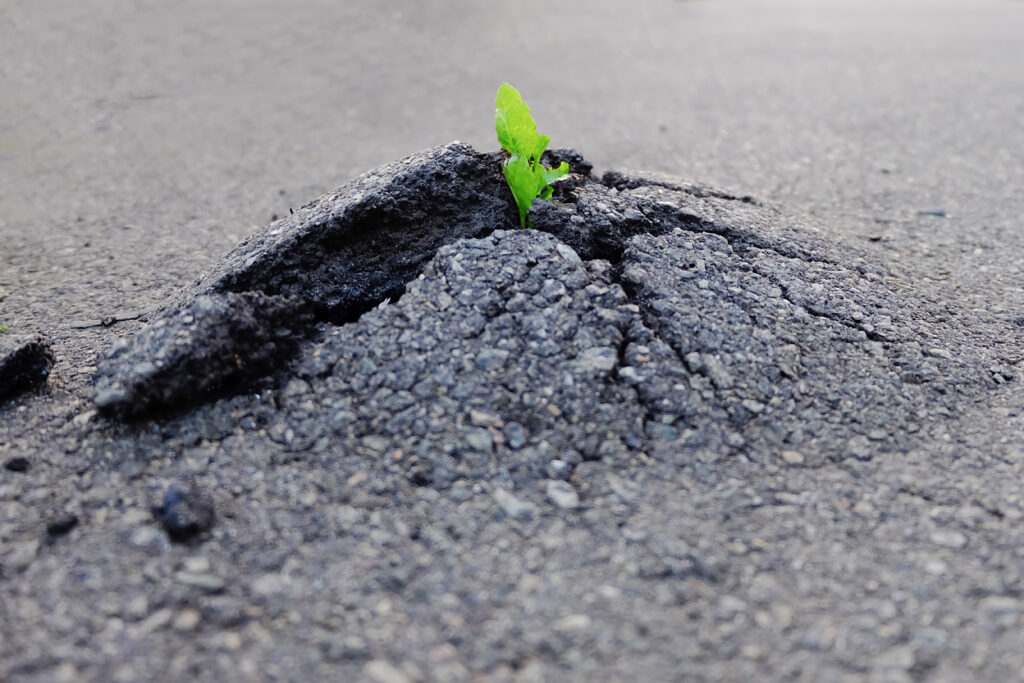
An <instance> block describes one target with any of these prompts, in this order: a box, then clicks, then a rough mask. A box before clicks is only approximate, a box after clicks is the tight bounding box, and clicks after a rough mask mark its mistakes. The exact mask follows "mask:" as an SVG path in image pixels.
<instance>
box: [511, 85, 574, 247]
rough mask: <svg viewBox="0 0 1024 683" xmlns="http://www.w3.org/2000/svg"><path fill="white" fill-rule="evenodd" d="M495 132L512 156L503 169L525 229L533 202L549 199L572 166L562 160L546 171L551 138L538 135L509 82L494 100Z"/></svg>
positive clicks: (518, 96) (527, 109)
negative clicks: (542, 159)
mask: <svg viewBox="0 0 1024 683" xmlns="http://www.w3.org/2000/svg"><path fill="white" fill-rule="evenodd" d="M494 129H495V131H496V132H497V133H498V142H499V143H500V144H501V148H502V149H503V150H505V151H506V152H508V154H509V156H508V158H507V159H505V161H504V162H503V163H502V165H501V170H502V172H503V173H504V174H505V180H506V181H507V182H508V186H509V188H510V189H511V190H512V196H513V197H515V199H516V205H517V206H518V207H519V227H520V228H525V227H527V226H528V225H529V222H530V216H529V212H530V205H531V204H533V200H534V199H536V198H537V197H540V198H541V199H550V198H551V193H552V192H554V188H552V187H551V183H552V182H554V181H555V180H558V179H559V178H561V177H562V176H564V175H566V174H567V173H569V164H567V163H566V162H564V161H563V162H562V163H561V164H560V165H559V166H558V168H545V167H544V165H543V164H542V163H540V157H541V155H542V154H544V150H545V149H547V146H548V142H549V141H550V140H551V138H549V137H548V136H547V135H541V134H540V133H538V132H537V124H536V122H535V121H534V120H533V117H532V116H530V108H529V107H527V106H526V103H525V102H523V97H522V95H520V94H519V91H518V90H516V89H515V88H513V87H512V86H511V85H509V84H508V83H502V84H501V87H500V88H498V95H497V97H495V98H494Z"/></svg>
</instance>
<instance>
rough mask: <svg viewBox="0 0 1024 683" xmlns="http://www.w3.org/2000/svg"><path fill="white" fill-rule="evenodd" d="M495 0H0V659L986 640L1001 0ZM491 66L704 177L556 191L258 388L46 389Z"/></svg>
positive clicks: (1010, 619) (598, 142) (915, 656)
mask: <svg viewBox="0 0 1024 683" xmlns="http://www.w3.org/2000/svg"><path fill="white" fill-rule="evenodd" d="M523 4H524V6H525V9H526V10H527V11H523V12H521V13H518V14H516V15H514V16H512V15H509V14H508V12H507V9H506V8H504V7H500V8H499V7H490V6H487V7H480V6H478V5H476V4H473V3H468V2H456V3H446V4H445V6H444V7H442V8H438V7H429V6H426V5H423V4H422V3H409V2H397V1H396V2H384V3H378V4H376V5H374V7H372V8H362V7H360V8H355V7H347V6H342V5H338V4H336V3H326V2H324V3H318V2H303V3H295V4H292V5H289V6H287V7H285V6H284V5H281V6H278V5H274V4H269V3H267V4H259V5H253V4H252V3H239V2H230V1H225V2H218V3H198V2H185V3H178V4H177V5H175V6H174V7H173V8H171V7H169V6H163V5H161V4H158V3H152V2H141V1H140V2H128V1H125V2H118V3H110V4H108V5H105V6H104V7H102V8H96V7H85V6H82V5H81V4H80V3H71V2H66V3H46V4H45V5H43V4H36V5H31V6H24V7H16V8H5V9H3V10H0V53H2V56H3V59H2V60H0V64H3V66H2V67H0V79H2V85H3V89H4V92H5V93H8V94H7V95H6V96H5V97H3V98H0V141H2V142H3V143H4V144H5V147H4V148H2V149H0V174H2V175H3V178H4V184H3V189H2V191H0V192H2V194H0V209H2V210H0V236H2V242H0V244H2V246H0V257H2V258H3V268H2V270H0V286H2V288H3V290H4V292H5V294H6V295H5V296H4V297H3V299H0V323H2V324H3V325H5V326H7V327H9V328H11V329H12V330H13V331H15V332H18V333H26V334H28V333H34V332H37V331H40V332H44V333H46V334H48V335H49V336H50V337H51V338H52V340H53V349H54V355H55V363H54V366H53V370H52V375H51V377H50V380H49V383H48V385H47V387H46V388H45V389H42V390H38V391H33V392H29V393H27V394H24V395H22V396H21V397H19V398H17V399H15V400H8V401H6V402H5V403H4V404H3V405H2V407H0V462H2V463H3V469H0V590H2V597H3V599H2V602H0V617H2V618H0V623H2V625H0V634H2V636H3V638H2V641H0V642H2V644H0V678H5V679H11V680H40V681H49V680H151V679H153V678H155V677H158V676H159V677H162V678H164V679H168V680H252V679H267V680H308V679H309V678H312V677H314V676H316V677H320V678H323V677H328V678H337V677H342V678H346V679H353V680H369V681H378V682H379V681H387V682H392V681H394V682H402V681H416V680H523V681H542V680H584V679H591V680H622V679H625V678H633V679H640V680H750V679H754V678H756V679H762V680H850V681H859V680H865V681H917V680H929V681H932V680H934V681H962V680H991V681H1006V680H1024V659H1022V657H1021V654H1020V653H1021V652H1024V642H1022V639H1021V635H1020V634H1021V633H1022V632H1024V631H1022V629H1021V626H1022V625H1024V597H1022V596H1024V593H1022V590H1024V589H1022V586H1024V573H1022V567H1024V565H1022V560H1024V558H1022V553H1021V550H1020V549H1021V547H1024V543H1022V542H1024V538H1022V537H1021V533H1022V532H1021V524H1020V523H1021V520H1022V518H1024V496H1022V487H1021V477H1022V470H1024V417H1022V414H1024V412H1022V411H1024V399H1022V398H1021V392H1020V391H1019V383H1020V381H1021V377H1020V376H1019V374H1020V369H1019V368H1020V366H1019V363H1020V361H1021V359H1022V358H1024V344H1022V341H1024V340H1022V337H1024V317H1022V316H1024V313H1022V311H1024V308H1022V304H1024V288H1022V286H1021V281H1022V280H1021V275H1022V273H1021V265H1020V264H1021V262H1022V259H1021V248H1022V244H1021V243H1022V236H1021V230H1020V216H1021V215H1022V210H1024V206H1022V199H1021V196H1020V193H1019V192H1016V188H1018V187H1020V186H1021V183H1022V180H1024V156H1022V154H1024V153H1022V152H1021V150H1024V133H1022V129H1021V127H1020V125H1019V120H1020V116H1021V114H1022V113H1024V83H1022V80H1024V72H1022V71H1021V70H1020V69H1018V68H1015V65H1016V64H1019V63H1022V61H1024V60H1022V59H1021V57H1022V55H1021V52H1022V51H1024V47H1022V45H1021V43H1020V41H1019V36H1020V35H1021V34H1022V31H1024V4H1022V3H1020V2H1015V1H1013V0H979V1H978V2H966V1H964V2H952V1H946V0H942V1H938V2H923V1H918V2H914V1H911V0H904V1H901V2H896V3H890V2H886V3H882V2H876V1H874V0H872V1H870V2H852V1H842V2H835V3H829V5H828V6H827V7H819V6H818V4H817V3H812V2H797V1H789V2H778V3H772V4H771V5H770V6H769V5H765V4H763V3H755V2H743V1H740V0H737V1H736V2H731V1H728V0H723V1H722V2H712V1H704V2H702V1H700V0H694V1H673V2H669V1H667V0H666V1H664V2H651V3H645V4H643V5H635V6H630V7H629V8H628V9H623V8H622V7H621V6H619V5H618V4H617V3H614V2H611V1H608V2H604V1H602V2H593V3H587V5H586V6H585V7H583V6H577V5H573V4H571V3H560V4H552V5H544V6H543V7H542V6H541V4H540V3H530V2H527V3H523ZM534 4H536V6H535V7H534ZM538 16H546V17H547V21H546V22H537V21H536V17H538ZM502 80H508V81H510V82H512V83H513V84H515V85H516V86H517V87H518V88H519V89H520V90H521V91H522V92H523V94H524V96H525V98H526V100H527V101H528V102H529V103H530V105H531V108H532V109H533V112H534V114H535V116H536V118H537V119H538V122H539V124H540V128H541V130H542V131H543V132H545V133H548V134H550V135H551V136H552V139H553V141H554V143H555V144H556V145H558V146H561V145H563V144H564V145H566V146H572V147H575V148H577V149H578V150H579V151H581V152H582V153H583V154H584V155H585V156H586V157H587V159H589V160H590V161H592V162H594V164H595V165H596V166H597V168H598V170H599V171H603V170H606V169H623V168H641V169H646V170H649V171H652V172H661V173H668V174H670V175H672V176H683V177H686V178H688V179H691V180H695V181H700V182H704V183H709V184H710V185H711V186H713V187H718V188H722V190H716V191H712V192H711V194H710V195H709V194H708V190H707V188H705V189H703V190H701V189H699V188H700V187H702V186H697V185H686V184H680V183H678V182H676V181H664V180H659V179H658V177H652V176H644V175H631V174H629V173H623V174H612V175H610V176H608V177H607V178H606V179H605V185H604V186H603V188H604V189H601V188H598V187H595V188H593V191H592V192H593V194H587V192H588V190H586V186H584V187H583V188H569V189H566V190H565V192H576V193H577V194H576V195H574V201H572V202H568V201H564V200H565V199H566V196H563V197H562V200H563V201H560V202H555V203H553V204H551V205H547V206H544V207H539V208H538V210H537V213H536V221H537V225H538V227H540V228H542V229H543V230H545V231H546V232H547V233H548V234H544V233H542V232H536V233H522V232H518V231H508V232H504V231H498V232H494V233H493V234H490V235H484V236H482V237H480V238H479V239H477V240H470V241H469V242H462V243H459V244H456V245H452V244H449V245H448V246H445V247H443V248H442V249H441V251H440V252H438V255H437V256H436V257H435V258H434V259H433V260H432V261H431V262H430V264H429V265H428V266H426V269H425V270H424V271H423V277H422V278H420V279H418V280H415V281H414V282H413V284H412V285H410V287H409V289H408V290H407V291H406V293H405V294H403V295H402V296H401V298H398V299H397V300H395V301H392V302H391V303H389V304H388V305H386V306H384V307H382V308H376V309H373V310H371V311H370V312H368V313H365V314H364V315H362V317H361V318H359V320H358V322H357V323H354V324H351V325H341V326H337V327H334V326H323V327H321V328H319V329H320V334H321V336H319V337H317V338H315V339H314V340H312V341H310V342H309V343H305V345H304V346H303V351H301V352H300V354H299V356H298V360H297V361H296V365H295V366H294V372H293V373H292V374H293V376H292V377H291V379H290V380H288V381H285V382H283V383H282V385H281V386H274V387H267V388H268V389H269V390H267V391H262V390H261V391H258V392H255V393H251V394H238V395H235V396H234V397H228V398H225V399H222V400H220V401H216V402H212V403H208V404H206V405H203V406H200V407H198V408H195V409H193V410H189V411H185V412H184V413H179V414H173V415H170V416H164V417H161V418H158V419H155V420H148V421H143V422H141V423H139V424H121V423H119V422H118V421H116V420H107V419H106V418H102V417H101V416H98V415H96V414H95V413H94V412H93V409H94V405H93V403H92V398H93V389H92V386H91V384H92V377H93V376H94V374H95V373H96V372H97V366H99V365H100V358H101V357H102V356H103V354H105V353H106V352H107V350H108V349H109V348H110V347H111V345H112V344H113V343H114V341H115V339H117V338H118V337H120V336H130V335H132V334H133V333H135V332H137V331H138V330H140V329H141V328H142V325H143V322H144V321H142V320H138V319H137V316H138V315H139V313H140V312H146V311H153V310H154V309H156V308H157V307H159V306H160V305H161V304H162V302H164V301H166V300H167V299H166V298H167V297H168V296H170V295H174V294H175V293H179V292H180V291H181V290H182V288H187V287H190V286H191V285H192V284H193V283H194V282H196V281H197V280H198V279H199V278H201V276H203V275H204V274H208V273H211V272H217V271H216V270H211V269H213V268H214V267H215V265H216V264H217V263H218V262H219V261H220V259H221V257H222V256H223V255H224V254H226V253H228V252H229V251H230V250H231V249H232V248H233V247H235V245H236V244H238V243H239V242H241V241H242V240H243V239H244V238H245V237H246V236H248V235H249V234H251V233H253V232H254V231H256V230H257V228H258V226H262V225H266V224H268V223H271V222H272V221H274V220H277V219H279V218H282V217H285V216H290V215H291V211H290V210H295V209H299V208H300V207H301V206H303V205H305V204H306V203H307V202H309V201H310V200H313V199H314V198H316V197H317V196H318V195H320V194H322V193H324V192H327V191H329V190H330V189H331V188H333V187H335V186H336V185H338V184H340V183H342V182H343V181H346V180H348V179H350V178H352V177H354V176H355V175H357V174H358V173H361V172H363V171H365V170H368V169H371V168H374V167H377V166H380V165H382V164H385V163H387V162H390V161H392V160H394V159H397V158H400V157H404V156H406V155H408V154H410V153H412V152H415V151H418V150H421V149H425V148H428V147H432V146H436V145H439V144H444V143H446V142H448V141H449V140H451V139H454V138H459V139H462V140H465V141H467V142H470V143H472V144H473V145H474V146H475V147H476V148H477V149H480V150H482V151H486V150H490V149H492V148H493V147H495V146H496V145H495V144H494V143H493V142H492V140H491V136H492V131H491V128H490V123H491V107H492V102H491V98H492V96H493V91H494V89H495V88H496V86H497V84H498V83H500V82H501V81H502ZM659 183H660V184H659ZM612 191H614V194H612ZM702 193H703V194H702ZM748 195H750V196H753V197H756V198H757V200H755V201H744V200H742V198H744V197H746V196H748ZM610 197H613V198H614V199H611V198H610ZM761 200H767V203H762V202H761ZM659 202H660V203H661V204H659ZM659 207H660V208H659ZM641 209H643V210H641ZM630 210H633V211H636V212H639V213H630ZM766 216H767V217H769V218H766ZM602 217H603V218H602ZM581 220H582V222H583V224H587V225H601V224H602V220H605V221H606V222H608V223H609V224H611V225H614V226H620V227H621V226H625V227H623V228H622V230H623V231H624V232H625V233H626V234H627V236H629V235H631V236H632V237H630V239H624V240H621V241H614V240H613V241H612V242H608V243H604V244H601V245H599V247H600V248H596V247H595V250H594V252H593V253H590V252H587V250H586V249H585V248H584V247H586V244H585V240H584V241H581V239H582V238H581V237H580V235H579V234H577V233H573V232H572V230H571V229H564V228H563V227H560V226H567V225H568V226H571V225H578V224H580V221H581ZM644 220H647V221H650V224H645V223H644V222H643V221H644ZM641 224H643V225H648V227H649V225H662V226H670V227H671V229H665V230H663V231H661V232H660V233H658V231H654V232H655V233H658V234H650V235H647V234H641V233H644V230H647V229H648V228H645V229H644V230H637V229H636V228H637V226H639V225H641ZM613 233H614V231H613ZM610 234H611V233H610ZM616 234H617V233H616ZM574 255H575V257H576V258H578V259H579V262H577V261H576V260H575V259H574V258H573V256H574ZM520 257H521V258H523V259H524V264H529V266H530V267H529V268H520V269H519V270H516V268H517V266H515V265H514V264H515V263H516V259H517V258H520ZM595 259H597V260H595ZM524 264H520V265H524ZM506 266H507V267H508V269H509V270H508V272H507V273H505V271H504V270H503V269H504V268H505V267H506ZM520 271H522V272H520ZM187 291H191V290H187ZM177 296H178V297H179V298H178V299H172V301H179V300H180V297H181V294H180V293H179V294H177ZM441 303H443V305H440V304H441ZM432 306H437V307H438V309H437V310H436V311H435V310H433V309H432ZM274 315H277V314H276V313H275V314H274ZM444 320H448V322H447V323H446V324H442V323H441V321H444ZM462 326H465V327H466V329H465V330H464V331H463V330H462ZM453 330H454V331H456V332H455V333H454V334H453V333H452V332H453ZM553 340H555V341H557V343H555V342H554V341H553ZM520 342H521V343H522V344H523V345H524V346H523V348H522V349H520V348H519V347H517V346H516V344H517V343H520ZM400 344H404V345H405V346H406V348H407V349H413V352H407V353H399V352H397V351H396V349H399V348H401V347H400ZM524 349H525V350H524ZM531 354H533V355H531ZM534 356H536V358H537V360H536V362H533V363H526V364H525V365H522V366H521V367H519V366H517V365H516V362H517V361H516V359H517V358H519V359H522V358H533V357H534ZM766 359H770V362H767V361H766ZM410 368H411V370H410ZM289 372H292V371H291V370H289ZM566 377H570V378H573V380H572V382H571V383H570V384H565V383H564V382H565V378H566ZM682 382H685V383H686V387H688V389H686V390H682V389H680V387H682V386H683V385H682ZM560 383H561V384H560ZM440 387H444V391H441V389H440ZM533 387H544V389H539V388H537V389H534V390H533V391H531V388H533ZM548 389H550V392H549V393H545V392H546V391H547V390H548ZM417 392H419V393H417ZM438 396H443V398H436V397H438ZM616 406H617V407H618V409H614V408H613V407H616ZM417 411H419V412H417ZM439 425H440V426H442V428H441V430H440V431H438V430H437V429H436V428H437V427H438V426H439ZM403 435H406V436H408V435H415V436H416V437H417V438H405V437H404V436H403ZM325 443H326V444H327V445H326V446H325V445H324V444H325ZM332 444H333V445H334V446H335V447H331V445H332ZM417 449H419V450H417ZM495 454H504V456H503V457H504V458H505V459H504V460H503V459H501V458H497V459H496V458H495V457H494V456H495Z"/></svg>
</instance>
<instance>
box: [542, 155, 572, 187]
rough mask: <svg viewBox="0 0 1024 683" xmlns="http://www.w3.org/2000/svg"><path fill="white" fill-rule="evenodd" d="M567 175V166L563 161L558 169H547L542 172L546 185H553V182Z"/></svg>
mask: <svg viewBox="0 0 1024 683" xmlns="http://www.w3.org/2000/svg"><path fill="white" fill-rule="evenodd" d="M541 168H543V167H541ZM568 174H569V164H568V163H566V162H564V161H563V162H562V163H561V164H559V166H558V168H549V169H545V170H544V184H545V185H548V184H550V183H553V182H554V181H556V180H558V179H559V178H563V177H565V176H567V175H568Z"/></svg>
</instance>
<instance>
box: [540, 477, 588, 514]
mask: <svg viewBox="0 0 1024 683" xmlns="http://www.w3.org/2000/svg"><path fill="white" fill-rule="evenodd" d="M545 492H546V494H547V497H548V500H549V501H551V502H552V503H553V504H554V505H556V506H557V507H560V508H562V509H563V510H572V509H574V508H576V507H578V506H579V504H580V495H579V494H578V493H576V489H574V488H573V487H572V484H570V483H568V482H565V481H560V480H555V479H549V480H548V483H547V485H546V491H545Z"/></svg>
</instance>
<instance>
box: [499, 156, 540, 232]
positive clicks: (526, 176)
mask: <svg viewBox="0 0 1024 683" xmlns="http://www.w3.org/2000/svg"><path fill="white" fill-rule="evenodd" d="M501 171H502V173H504V174H505V180H506V181H507V182H508V186H509V188H510V189H511V190H512V196H513V197H515V200H516V205H517V206H518V207H519V227H520V228H525V227H526V218H527V214H528V213H529V211H530V205H531V204H533V200H534V199H536V197H537V179H536V176H534V174H533V168H531V166H530V162H529V160H527V159H525V158H523V157H521V156H518V155H512V156H511V157H509V159H508V161H506V162H505V164H504V165H503V166H502V167H501Z"/></svg>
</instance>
